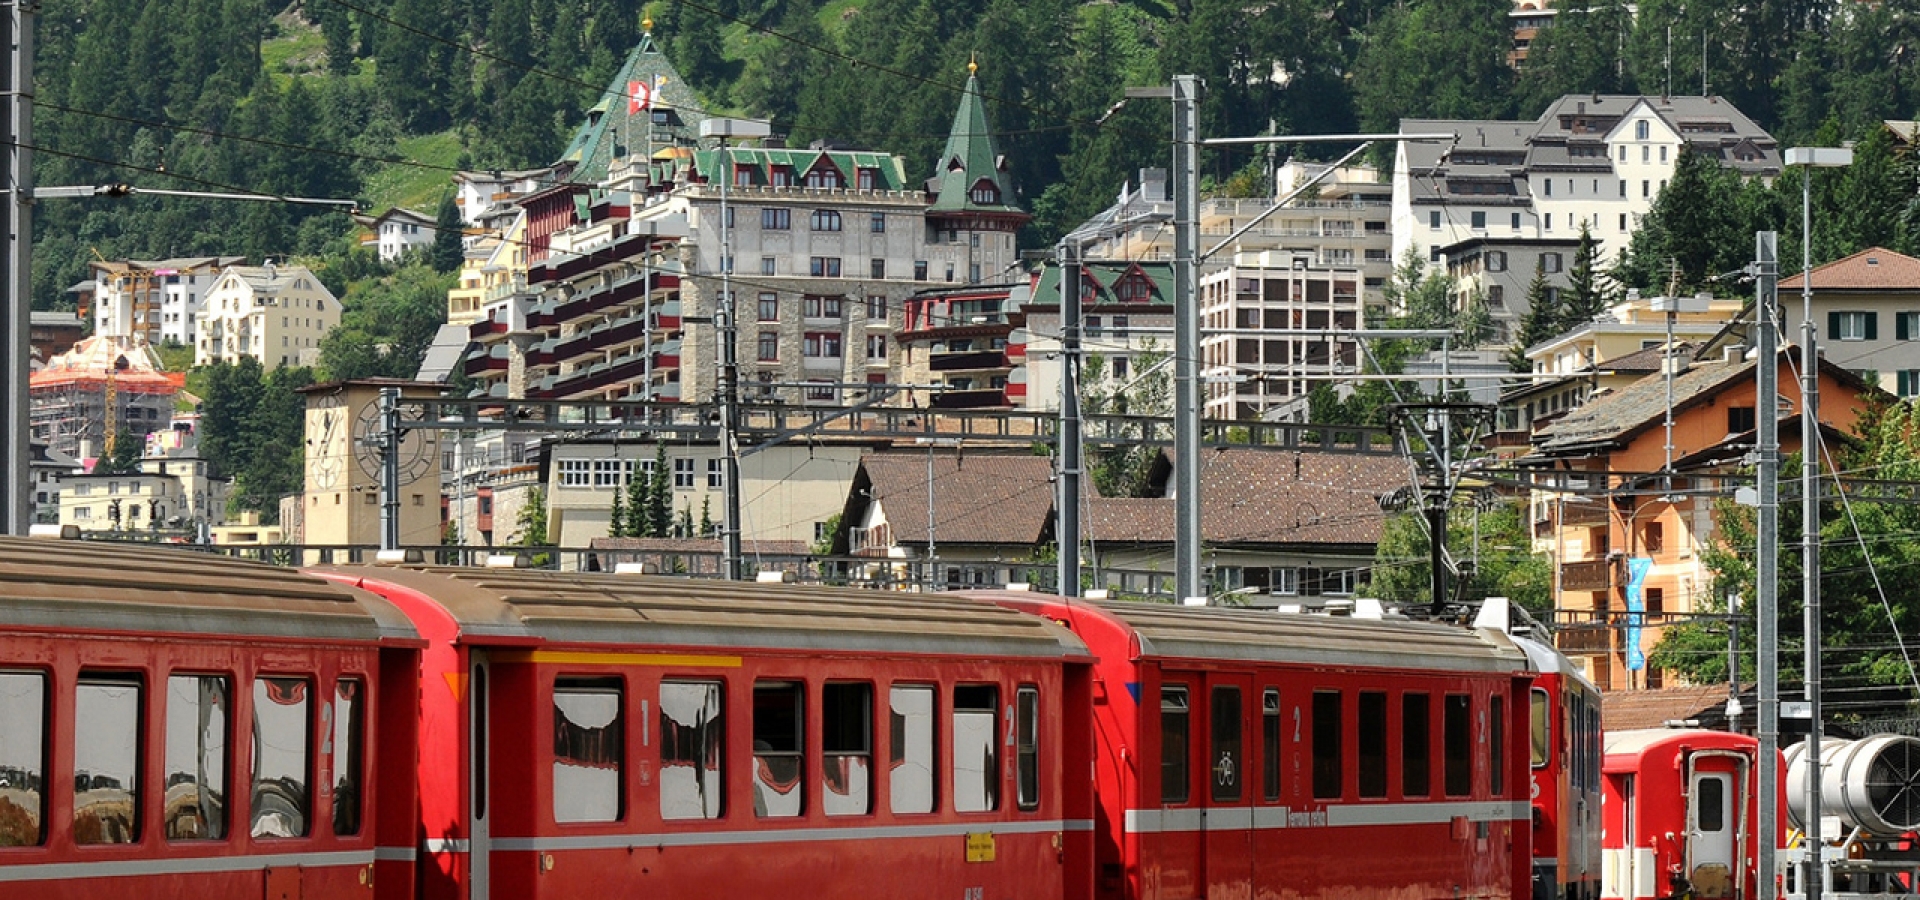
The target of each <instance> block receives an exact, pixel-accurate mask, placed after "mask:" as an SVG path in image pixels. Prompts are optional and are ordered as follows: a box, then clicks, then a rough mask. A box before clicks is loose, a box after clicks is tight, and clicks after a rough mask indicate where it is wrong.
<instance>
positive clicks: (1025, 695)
mask: <svg viewBox="0 0 1920 900" xmlns="http://www.w3.org/2000/svg"><path fill="white" fill-rule="evenodd" d="M1013 722H1014V743H1013V768H1014V772H1015V774H1016V775H1017V776H1018V777H1017V778H1016V779H1015V781H1014V791H1015V796H1014V802H1016V803H1018V804H1019V805H1020V808H1021V809H1039V808H1040V690H1039V689H1038V688H1036V687H1033V686H1032V685H1021V686H1020V690H1019V692H1018V693H1016V694H1015V695H1014V712H1013Z"/></svg>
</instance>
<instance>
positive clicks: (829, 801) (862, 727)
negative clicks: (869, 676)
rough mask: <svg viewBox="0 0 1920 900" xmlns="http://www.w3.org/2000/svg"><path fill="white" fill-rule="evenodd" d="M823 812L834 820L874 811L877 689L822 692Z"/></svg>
mask: <svg viewBox="0 0 1920 900" xmlns="http://www.w3.org/2000/svg"><path fill="white" fill-rule="evenodd" d="M820 753H821V760H820V762H821V766H820V809H821V811H822V812H825V813H826V814H827V815H830V816H864V815H866V814H867V813H870V812H872V811H873V685H870V684H829V685H825V686H823V687H821V688H820Z"/></svg>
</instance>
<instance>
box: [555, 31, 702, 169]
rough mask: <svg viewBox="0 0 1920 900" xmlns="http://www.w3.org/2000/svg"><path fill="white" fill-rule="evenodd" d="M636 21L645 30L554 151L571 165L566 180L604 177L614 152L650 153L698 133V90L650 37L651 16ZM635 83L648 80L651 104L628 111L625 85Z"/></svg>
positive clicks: (684, 142) (694, 137)
mask: <svg viewBox="0 0 1920 900" xmlns="http://www.w3.org/2000/svg"><path fill="white" fill-rule="evenodd" d="M641 26H642V27H643V28H644V29H645V30H644V31H643V32H642V33H641V35H640V43H639V44H638V45H637V46H635V47H634V48H633V52H631V53H628V54H627V61H626V63H624V64H623V65H621V66H620V71H619V72H618V73H617V74H615V75H614V77H613V82H612V83H611V84H608V85H607V89H606V90H605V91H602V92H601V93H600V102H598V103H595V104H594V105H593V106H592V107H590V108H589V109H588V110H587V120H586V121H585V122H583V123H581V125H580V127H579V129H578V130H576V131H574V133H573V140H571V141H569V142H568V143H567V149H566V151H565V152H564V153H562V154H560V159H559V163H560V164H569V163H570V164H572V165H573V174H572V176H571V177H570V180H572V181H574V182H576V183H578V182H586V183H597V182H600V181H603V180H605V179H606V177H607V170H608V169H609V168H610V167H611V165H612V163H613V161H614V160H615V159H617V158H619V157H622V156H633V155H640V154H645V155H651V153H652V151H655V150H658V149H660V148H662V147H671V146H675V145H683V146H684V145H692V144H694V143H695V142H696V141H697V139H698V135H699V133H700V121H701V120H702V119H705V118H706V112H705V111H704V110H702V109H701V107H700V98H699V96H698V95H696V94H695V93H694V91H693V88H692V87H691V86H689V85H688V84H687V83H686V81H685V80H683V79H682V78H681V77H680V72H679V70H677V69H675V68H674V67H673V63H671V62H668V61H667V57H666V55H665V54H663V53H661V52H660V47H659V45H657V44H655V43H654V41H653V20H652V19H651V18H649V19H647V20H645V21H643V22H641ZM635 83H640V84H643V85H650V86H651V104H650V108H648V109H642V110H640V111H638V112H633V113H629V112H628V111H627V110H628V108H629V106H630V105H631V103H630V97H631V94H630V93H629V90H628V87H629V86H630V85H632V84H635Z"/></svg>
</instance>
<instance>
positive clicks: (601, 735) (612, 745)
mask: <svg viewBox="0 0 1920 900" xmlns="http://www.w3.org/2000/svg"><path fill="white" fill-rule="evenodd" d="M623 693H624V690H623V688H622V686H621V685H620V684H619V683H618V682H608V681H556V682H554V685H553V820H554V821H555V822H617V821H619V820H620V811H621V810H620V805H621V804H620V800H621V798H622V796H624V795H625V793H626V791H625V781H624V779H623V778H622V777H621V776H622V772H621V769H622V767H623V766H624V765H625V763H626V746H625V737H626V730H625V727H624V724H623V722H622V719H623V718H624V717H623V715H622V712H623V711H624V709H625V706H626V704H625V703H623V702H622V695H623Z"/></svg>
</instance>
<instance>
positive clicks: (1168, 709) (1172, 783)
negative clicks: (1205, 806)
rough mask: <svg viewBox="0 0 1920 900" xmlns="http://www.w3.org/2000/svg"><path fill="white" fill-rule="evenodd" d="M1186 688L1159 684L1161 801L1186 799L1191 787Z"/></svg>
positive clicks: (1182, 801)
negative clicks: (1188, 763)
mask: <svg viewBox="0 0 1920 900" xmlns="http://www.w3.org/2000/svg"><path fill="white" fill-rule="evenodd" d="M1187 716H1188V711H1187V689H1186V687H1184V686H1178V685H1171V684H1169V685H1164V686H1162V687H1161V688H1160V802H1161V803H1185V802H1187V797H1188V792H1189V791H1191V790H1192V787H1191V785H1190V782H1191V781H1192V776H1191V775H1190V774H1189V770H1188V768H1187V726H1188V719H1187Z"/></svg>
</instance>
